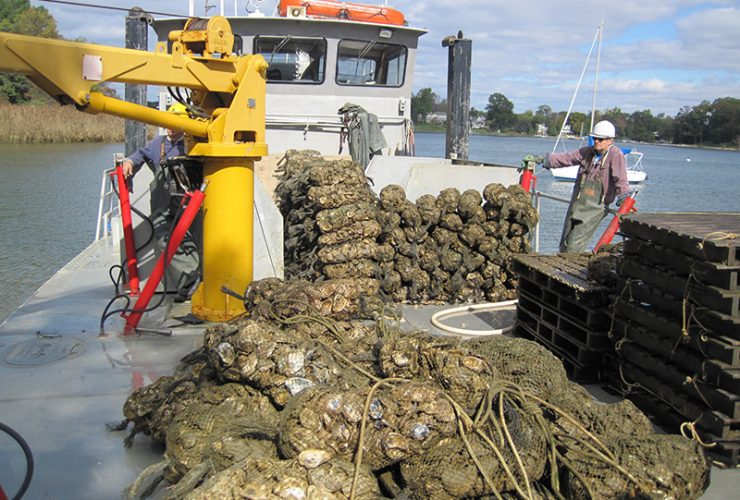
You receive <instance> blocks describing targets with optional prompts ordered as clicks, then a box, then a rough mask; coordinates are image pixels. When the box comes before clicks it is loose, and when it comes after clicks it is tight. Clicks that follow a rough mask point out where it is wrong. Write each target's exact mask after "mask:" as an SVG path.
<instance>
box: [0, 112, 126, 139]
mask: <svg viewBox="0 0 740 500" xmlns="http://www.w3.org/2000/svg"><path fill="white" fill-rule="evenodd" d="M123 141H124V120H123V119H122V118H117V117H114V116H108V115H91V114H87V113H81V112H80V111H77V110H76V109H75V108H74V107H73V106H60V105H58V104H44V105H38V106H17V105H12V104H6V103H0V142H4V143H41V142H60V143H70V142H123Z"/></svg>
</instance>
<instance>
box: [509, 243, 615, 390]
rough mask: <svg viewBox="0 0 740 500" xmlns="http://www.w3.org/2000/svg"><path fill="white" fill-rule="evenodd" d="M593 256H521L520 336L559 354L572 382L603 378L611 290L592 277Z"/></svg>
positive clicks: (516, 260) (516, 266)
mask: <svg viewBox="0 0 740 500" xmlns="http://www.w3.org/2000/svg"><path fill="white" fill-rule="evenodd" d="M589 258H590V257H589V255H588V254H561V255H517V256H515V257H514V271H515V272H516V273H517V275H518V277H519V287H518V298H519V303H518V304H517V311H516V322H515V327H514V332H515V333H516V335H518V336H519V337H524V338H527V339H530V340H534V341H536V342H538V343H540V344H542V345H544V346H545V347H546V348H547V349H548V350H549V351H550V352H552V353H553V354H555V355H556V356H558V358H560V359H561V360H562V362H563V365H564V366H565V369H566V370H567V372H568V374H569V375H570V377H571V378H573V379H575V380H577V381H579V382H596V381H598V380H600V378H601V370H602V367H603V358H604V354H605V353H606V352H608V351H609V350H610V349H611V345H610V342H609V338H608V331H609V326H610V317H609V314H608V307H609V303H610V300H611V299H610V295H609V293H610V292H611V290H610V289H609V288H607V287H604V286H602V285H600V284H598V283H596V282H594V281H590V280H589V279H588V261H589Z"/></svg>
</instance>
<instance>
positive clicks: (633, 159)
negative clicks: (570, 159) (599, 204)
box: [550, 21, 647, 184]
mask: <svg viewBox="0 0 740 500" xmlns="http://www.w3.org/2000/svg"><path fill="white" fill-rule="evenodd" d="M603 31H604V22H603V21H602V22H601V23H600V24H599V26H598V28H596V34H595V35H594V39H593V42H591V48H590V49H589V51H588V55H587V56H586V62H585V64H584V65H583V70H581V76H580V78H579V79H578V85H576V90H575V92H574V93H573V97H572V98H571V101H570V106H569V107H568V112H567V113H566V114H565V119H564V120H563V125H562V126H561V127H560V132H558V137H557V139H555V145H554V146H553V148H552V150H553V152H554V151H556V150H557V148H558V145H560V144H561V140H562V139H563V134H564V132H565V131H566V130H569V128H568V126H567V125H568V118H569V117H570V113H571V111H572V110H573V103H574V102H575V100H576V96H577V95H578V90H579V89H580V87H581V82H582V81H583V75H584V74H585V72H586V68H587V67H588V61H589V59H590V58H591V54H592V53H593V50H594V46H596V45H597V42H598V48H597V52H596V70H595V72H594V90H593V99H592V101H591V126H590V128H589V130H593V127H594V121H595V118H596V92H597V89H598V82H599V65H600V62H601V38H602V34H603ZM588 146H593V138H592V137H591V136H588ZM621 149H622V153H624V156H625V158H626V160H627V180H628V181H629V183H630V184H641V183H643V182H645V181H646V180H647V172H645V170H644V169H643V168H642V157H643V154H642V153H641V152H639V151H634V150H632V149H630V148H621ZM578 168H579V167H578V165H571V166H569V167H562V168H556V169H552V170H550V172H551V173H552V176H553V177H554V178H555V180H556V181H564V182H575V180H576V177H577V176H578Z"/></svg>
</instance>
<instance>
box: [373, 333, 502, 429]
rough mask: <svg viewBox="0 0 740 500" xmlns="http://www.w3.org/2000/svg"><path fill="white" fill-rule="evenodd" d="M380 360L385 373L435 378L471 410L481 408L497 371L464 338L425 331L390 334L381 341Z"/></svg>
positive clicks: (464, 406)
mask: <svg viewBox="0 0 740 500" xmlns="http://www.w3.org/2000/svg"><path fill="white" fill-rule="evenodd" d="M378 362H379V365H380V370H381V372H382V373H383V375H384V376H386V377H393V378H406V379H418V380H430V381H433V382H434V383H435V384H436V385H438V386H439V387H440V388H442V389H444V390H445V391H446V392H447V393H448V394H449V396H450V397H451V398H452V399H453V400H454V401H455V402H456V403H458V404H459V405H461V406H462V407H463V408H464V409H465V411H466V412H467V413H468V414H472V413H473V412H474V411H475V410H476V409H477V408H478V405H479V404H480V401H481V399H482V397H483V395H484V394H485V393H486V392H488V390H489V388H490V386H489V383H488V380H489V379H491V378H493V377H494V374H495V370H494V368H493V367H492V366H491V365H490V364H489V363H488V361H487V360H486V359H485V358H483V357H482V356H477V355H475V354H473V353H471V352H470V351H469V350H468V349H467V348H466V344H465V343H464V342H462V341H459V340H456V339H452V338H439V337H432V336H429V335H425V334H421V335H408V334H405V335H400V334H396V335H389V338H385V339H383V340H382V342H381V344H380V349H379V352H378Z"/></svg>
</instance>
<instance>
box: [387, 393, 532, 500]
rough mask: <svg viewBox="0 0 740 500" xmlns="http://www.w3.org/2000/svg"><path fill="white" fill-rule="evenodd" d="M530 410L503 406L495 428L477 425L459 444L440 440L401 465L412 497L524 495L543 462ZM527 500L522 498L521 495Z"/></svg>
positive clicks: (506, 403)
mask: <svg viewBox="0 0 740 500" xmlns="http://www.w3.org/2000/svg"><path fill="white" fill-rule="evenodd" d="M527 411H530V409H526V410H523V409H522V408H520V407H518V406H516V405H515V404H512V403H510V402H505V403H504V406H503V415H504V417H503V419H502V422H501V424H500V425H502V426H503V425H505V426H506V432H507V434H508V436H510V440H509V439H506V438H505V437H504V436H505V435H504V434H503V433H502V427H498V426H497V427H493V426H491V425H490V423H487V424H485V425H479V426H478V427H477V430H476V431H475V432H470V433H469V434H468V435H467V436H466V439H465V441H463V440H462V439H461V438H460V437H459V436H455V437H450V438H445V439H443V440H441V441H440V442H439V443H437V444H436V445H434V446H433V447H431V448H430V449H428V450H426V451H424V452H422V453H420V454H417V455H414V456H412V457H409V459H408V460H405V461H403V462H402V463H401V473H402V475H403V477H404V479H405V480H406V482H407V484H408V485H409V488H410V490H411V491H412V492H413V497H414V498H467V497H478V496H483V495H493V494H494V492H505V491H516V489H517V488H519V491H521V492H525V493H526V491H527V486H526V485H527V484H530V483H532V482H536V481H538V480H540V478H541V477H542V476H543V474H544V472H545V465H546V462H547V454H546V453H545V451H546V446H547V445H546V441H545V437H544V434H543V433H542V432H541V431H540V429H539V427H538V426H537V424H536V422H535V419H534V417H533V416H532V415H530V414H528V413H527ZM524 496H525V497H528V495H526V494H525V495H524Z"/></svg>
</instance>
